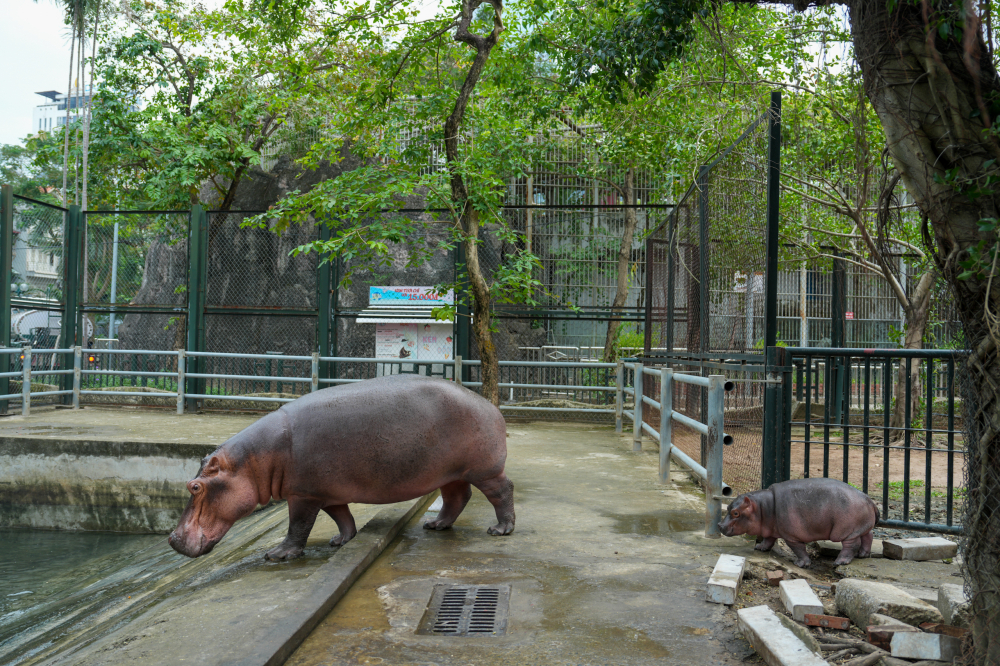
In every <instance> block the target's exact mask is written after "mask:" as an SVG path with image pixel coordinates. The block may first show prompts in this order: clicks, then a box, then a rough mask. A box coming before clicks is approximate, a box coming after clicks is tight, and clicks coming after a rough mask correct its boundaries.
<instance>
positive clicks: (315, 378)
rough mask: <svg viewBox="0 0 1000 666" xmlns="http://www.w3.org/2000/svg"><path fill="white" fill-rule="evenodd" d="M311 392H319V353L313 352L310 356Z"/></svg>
mask: <svg viewBox="0 0 1000 666" xmlns="http://www.w3.org/2000/svg"><path fill="white" fill-rule="evenodd" d="M312 390H313V392H315V391H318V390H319V352H313V355H312Z"/></svg>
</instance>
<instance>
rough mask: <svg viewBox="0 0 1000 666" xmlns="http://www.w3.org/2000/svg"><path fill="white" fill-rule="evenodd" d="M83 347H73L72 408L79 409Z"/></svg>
mask: <svg viewBox="0 0 1000 666" xmlns="http://www.w3.org/2000/svg"><path fill="white" fill-rule="evenodd" d="M82 380H83V347H82V346H80V345H76V346H75V347H73V409H80V385H81V384H82V383H83V381H82Z"/></svg>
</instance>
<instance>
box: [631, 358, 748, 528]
mask: <svg viewBox="0 0 1000 666" xmlns="http://www.w3.org/2000/svg"><path fill="white" fill-rule="evenodd" d="M625 368H631V369H632V377H633V379H632V387H631V388H629V387H627V386H625ZM647 376H649V377H654V378H658V379H659V380H660V399H659V400H653V399H652V398H650V397H648V396H646V395H645V394H644V393H645V391H644V383H645V381H644V380H645V377H647ZM616 379H617V380H616V386H615V430H616V431H618V432H622V426H623V422H624V419H625V418H628V419H631V420H632V450H633V451H641V450H642V435H643V433H646V434H647V435H649V436H650V437H652V438H653V439H655V440H656V441H657V442H659V444H660V469H659V477H660V483H670V459H671V458H673V459H674V460H676V461H677V462H678V463H679V464H680V465H682V466H683V467H685V468H686V469H687V471H688V472H689V473H690V474H691V475H692V476H694V477H696V478H697V479H698V480H699V481H700V482H701V483H702V486H703V488H704V490H705V536H706V537H711V538H716V537H719V536H721V533H720V532H719V521H720V520H722V500H724V499H728V498H730V497H731V496H732V494H733V489H732V488H730V487H729V486H728V485H726V484H725V483H724V482H723V480H722V458H723V455H722V454H723V446H725V445H727V444H731V443H732V441H733V438H732V437H731V436H730V435H727V434H726V433H725V432H724V429H723V428H724V416H723V414H724V409H725V397H726V391H730V390H732V389H733V383H732V382H728V381H726V378H725V376H724V375H709V376H708V377H700V376H697V375H690V374H685V373H680V372H676V373H675V372H674V370H673V369H671V368H667V367H663V368H660V369H655V368H647V367H645V366H644V365H643V364H642V363H638V362H637V363H619V364H618V372H617V378H616ZM674 382H679V383H682V384H693V385H695V386H700V387H702V388H706V389H708V416H707V419H706V421H707V423H702V422H700V421H697V420H695V419H692V418H690V417H688V416H686V415H684V414H681V413H680V412H678V411H675V410H674V409H673V408H672V403H673V390H674ZM626 395H631V396H632V398H633V408H632V410H631V412H629V411H626V410H625V396H626ZM647 406H648V407H651V408H653V409H655V410H657V411H659V413H660V422H659V430H657V429H655V428H653V427H652V426H651V425H650V424H648V423H646V421H645V412H644V408H645V407H647ZM673 421H677V422H678V423H681V424H683V425H685V426H687V427H689V428H691V429H692V430H695V431H696V432H698V433H700V434H701V435H704V436H705V437H706V439H707V444H708V446H707V450H706V457H705V460H706V464H705V465H702V464H701V463H699V462H697V461H695V460H694V459H693V458H691V457H690V456H689V455H687V454H686V453H684V451H682V450H681V449H680V448H678V447H676V446H674V445H673V428H672V423H673Z"/></svg>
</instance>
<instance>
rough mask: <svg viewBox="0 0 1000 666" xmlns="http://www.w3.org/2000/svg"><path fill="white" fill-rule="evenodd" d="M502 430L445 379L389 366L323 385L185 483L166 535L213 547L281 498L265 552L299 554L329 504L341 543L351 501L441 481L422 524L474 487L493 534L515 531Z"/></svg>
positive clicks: (444, 519) (453, 514)
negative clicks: (272, 544) (489, 508)
mask: <svg viewBox="0 0 1000 666" xmlns="http://www.w3.org/2000/svg"><path fill="white" fill-rule="evenodd" d="M506 459H507V429H506V425H505V424H504V420H503V417H502V416H501V415H500V410H499V409H497V408H496V407H495V406H494V405H493V404H491V403H490V402H489V401H487V400H485V399H483V398H482V397H480V396H479V395H477V394H475V393H473V392H472V391H469V390H468V389H466V388H462V387H461V386H458V385H456V384H454V383H453V382H449V381H444V380H441V379H430V378H427V377H418V376H413V375H394V376H392V377H382V378H379V379H370V380H366V381H362V382H357V383H352V384H346V385H342V386H337V387H333V388H327V389H323V390H321V391H316V392H314V393H310V394H308V395H304V396H302V397H301V398H298V399H297V400H295V401H293V402H290V403H288V404H286V405H284V406H283V407H282V408H281V409H279V410H278V411H276V412H272V413H271V414H268V415H267V416H265V417H263V418H261V419H260V420H259V421H257V422H256V423H254V424H253V425H252V426H250V427H249V428H247V429H246V430H243V431H242V432H240V433H238V434H237V435H235V436H233V437H232V438H230V439H229V440H228V441H226V442H225V443H224V444H223V445H222V446H220V447H219V448H218V449H216V450H215V451H214V452H213V453H211V454H210V455H208V456H206V457H205V459H204V460H203V461H202V466H201V470H200V471H199V472H198V476H197V478H195V479H193V480H191V481H189V482H188V484H187V486H188V490H189V491H190V492H191V500H190V501H189V502H188V506H187V508H186V509H185V510H184V513H183V515H182V516H181V519H180V523H179V524H178V525H177V529H175V530H174V531H173V533H171V535H170V538H169V543H170V545H171V546H172V547H173V548H174V550H176V551H177V552H179V553H182V554H184V555H187V556H189V557H198V556H200V555H204V554H205V553H208V552H209V551H211V550H212V548H213V547H214V546H215V544H216V543H218V542H219V540H220V539H222V537H223V536H224V535H225V533H226V532H227V531H228V530H229V528H230V527H232V525H233V523H234V522H236V521H237V520H239V519H240V518H243V517H245V516H247V515H249V514H250V513H251V512H253V510H254V509H255V508H256V507H257V505H263V504H267V503H268V502H269V501H271V500H272V499H275V500H288V536H287V537H286V538H285V540H284V541H283V542H282V543H281V544H280V545H278V546H277V547H276V548H273V549H271V550H269V551H268V552H267V553H266V554H265V557H266V558H267V559H269V560H289V559H292V558H295V557H298V556H300V555H302V551H303V548H304V547H305V545H306V540H307V539H308V537H309V532H310V531H311V530H312V527H313V523H314V522H315V521H316V516H317V514H318V513H319V512H320V511H321V510H322V511H325V512H326V513H327V514H328V515H329V516H330V517H331V518H333V520H334V521H335V522H336V523H337V527H338V528H339V529H340V535H339V536H337V537H334V538H333V539H332V540H331V541H330V545H331V546H341V545H343V544H345V543H347V542H348V541H349V540H350V539H351V538H352V537H353V536H354V535H355V534H357V528H356V527H355V524H354V517H353V516H352V515H351V512H350V509H348V506H347V505H348V504H349V503H351V502H358V503H363V504H390V503H393V502H402V501H405V500H410V499H414V498H416V497H421V496H423V495H426V494H427V493H430V492H432V491H434V490H437V489H438V488H440V489H441V497H442V499H443V501H444V505H443V506H442V508H441V511H440V512H439V513H438V515H437V518H436V519H435V520H431V521H429V522H427V523H426V524H424V527H425V528H428V529H434V530H444V529H448V528H449V527H451V525H452V523H454V522H455V519H456V518H458V516H459V514H460V513H462V510H463V509H464V508H465V505H466V503H468V501H469V498H470V497H471V496H472V486H476V487H477V488H479V489H480V490H481V491H482V492H483V494H484V495H486V498H487V499H489V501H490V503H492V504H493V506H494V508H495V510H496V515H497V524H496V525H494V526H492V527H490V528H489V530H487V531H488V532H489V533H490V534H493V535H503V534H510V533H511V532H513V531H514V484H513V483H511V481H510V479H508V478H507V477H506V475H504V463H505V461H506Z"/></svg>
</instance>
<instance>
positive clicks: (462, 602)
mask: <svg viewBox="0 0 1000 666" xmlns="http://www.w3.org/2000/svg"><path fill="white" fill-rule="evenodd" d="M509 607H510V585H452V584H438V585H435V586H434V592H433V593H432V594H431V600H430V603H429V604H428V605H427V611H426V612H425V613H424V617H423V619H422V620H421V621H420V626H419V627H418V628H417V633H418V634H424V635H437V636H503V635H504V634H505V633H507V615H508V609H509Z"/></svg>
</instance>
